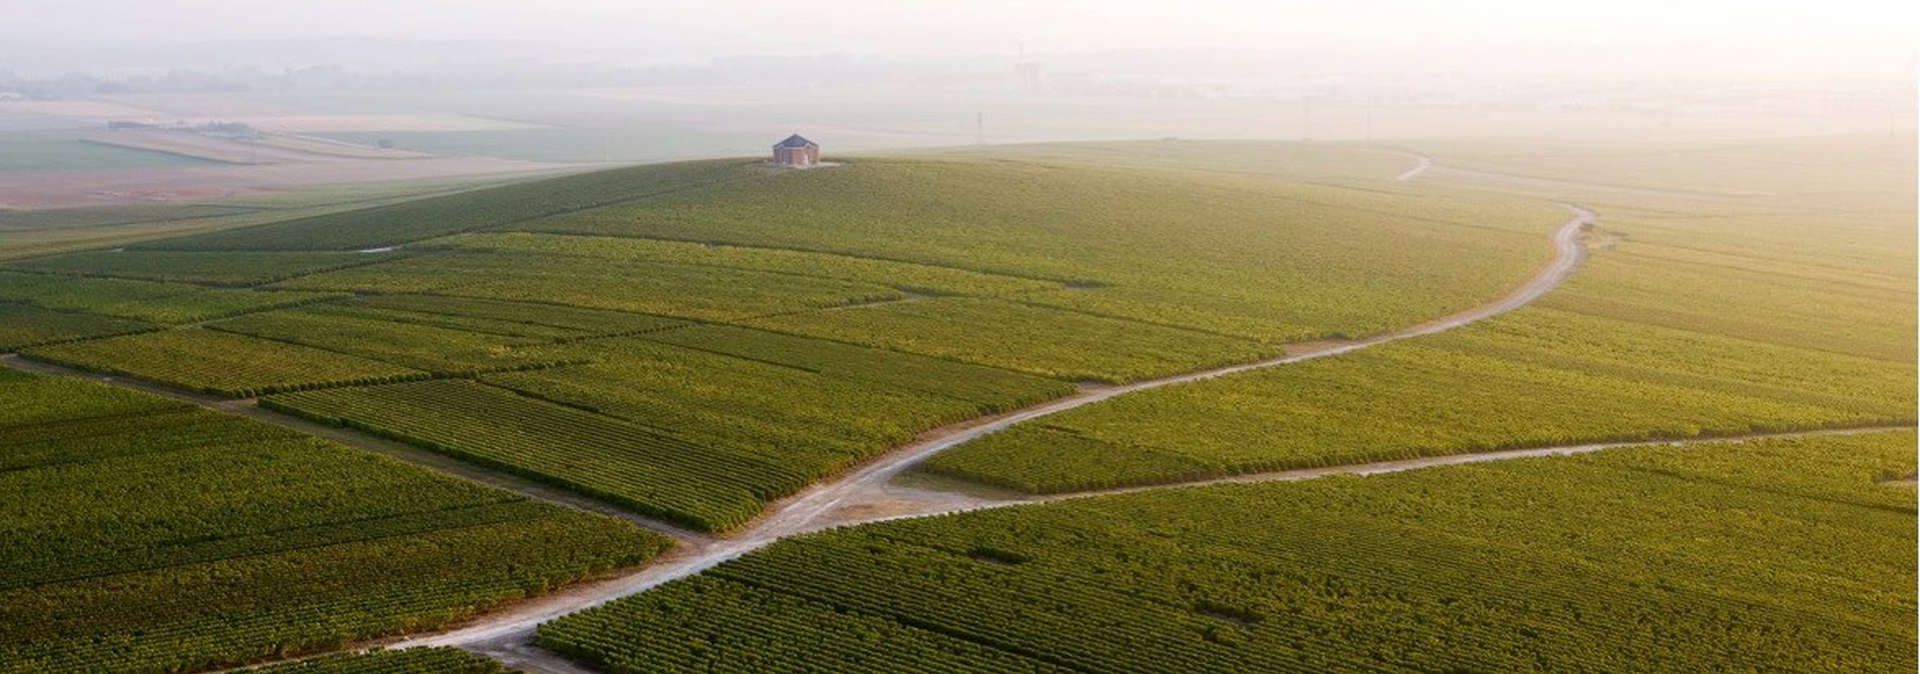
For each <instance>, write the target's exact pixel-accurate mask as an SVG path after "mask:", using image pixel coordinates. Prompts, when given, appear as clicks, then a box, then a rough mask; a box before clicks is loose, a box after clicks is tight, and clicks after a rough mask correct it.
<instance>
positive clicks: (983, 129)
mask: <svg viewBox="0 0 1920 674" xmlns="http://www.w3.org/2000/svg"><path fill="white" fill-rule="evenodd" d="M973 144H974V145H986V144H987V113H984V112H976V113H973Z"/></svg>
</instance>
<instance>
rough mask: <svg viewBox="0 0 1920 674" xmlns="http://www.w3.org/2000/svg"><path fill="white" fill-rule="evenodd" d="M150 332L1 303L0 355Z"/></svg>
mask: <svg viewBox="0 0 1920 674" xmlns="http://www.w3.org/2000/svg"><path fill="white" fill-rule="evenodd" d="M153 329H156V327H155V326H153V325H149V324H146V323H141V322H139V321H130V320H127V319H124V318H114V317H111V316H99V315H95V314H82V313H75V312H68V311H53V310H49V309H41V308H39V307H32V306H27V305H24V304H7V303H0V351H12V350H15V349H19V348H23V347H29V346H39V345H41V344H56V343H59V342H70V341H76V340H82V339H93V338H96V337H106V336H111V335H122V334H128V333H134V332H141V331H145V330H153Z"/></svg>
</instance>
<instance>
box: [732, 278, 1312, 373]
mask: <svg viewBox="0 0 1920 674" xmlns="http://www.w3.org/2000/svg"><path fill="white" fill-rule="evenodd" d="M747 324H748V325H752V326H754V327H759V328H765V329H768V330H774V331H778V332H790V333H794V334H799V335H806V336H809V337H821V338H826V339H831V340H835V341H843V342H852V343H855V344H865V345H868V346H876V347H882V348H888V349H897V350H900V351H906V352H909V353H921V354H926V355H929V356H935V357H940V358H951V359H954V360H959V361H963V362H969V363H979V364H981V365H989V366H993V367H1002V368H1006V369H1009V370H1016V371H1020V372H1027V373H1030V374H1035V375H1039V376H1043V377H1053V378H1057V379H1064V380H1068V381H1081V380H1094V381H1103V382H1114V383H1119V382H1126V381H1132V380H1136V379H1147V378H1152V377H1155V376H1162V375H1169V374H1176V373H1179V372H1185V371H1188V370H1198V369H1204V368H1206V367H1210V366H1217V365H1225V364H1229V363H1238V362H1243V361H1249V360H1257V359H1259V358H1261V357H1263V356H1272V355H1276V354H1277V351H1278V350H1277V349H1276V348H1274V347H1270V346H1265V345H1262V344H1260V343H1259V342H1255V341H1251V340H1246V339H1240V338H1235V337H1226V336H1221V335H1214V334H1208V333H1204V332H1197V331H1194V330H1187V329H1184V328H1177V327H1167V326H1160V325H1153V324H1149V323H1140V322H1136V321H1128V320H1122V319H1113V318H1106V317H1101V316H1093V315H1088V314H1081V313H1075V312H1070V311H1061V310H1057V309H1049V308H1045V307H1037V306H1031V305H1026V304H1020V303H1015V302H1005V301H999V300H991V299H972V298H941V299H931V300H925V301H918V302H900V303H894V304H884V305H876V306H871V307H857V308H851V309H845V310H841V311H834V312H826V313H811V314H789V315H783V316H773V317H768V318H762V319H758V320H754V321H749V322H748V323H747ZM983 325H991V326H993V327H994V329H993V330H992V331H984V330H981V329H980V326H983Z"/></svg>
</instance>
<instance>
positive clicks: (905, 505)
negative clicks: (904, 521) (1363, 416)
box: [392, 206, 1595, 672]
mask: <svg viewBox="0 0 1920 674" xmlns="http://www.w3.org/2000/svg"><path fill="white" fill-rule="evenodd" d="M1569 208H1570V209H1571V210H1572V211H1573V217H1572V218H1570V219H1568V220H1567V222H1566V223H1565V224H1563V225H1561V226H1560V228H1559V229H1558V230H1556V231H1555V233H1554V236H1553V244H1554V255H1553V259H1552V260H1551V261H1550V262H1549V263H1548V264H1547V266H1546V267H1545V268H1543V269H1541V270H1540V271H1539V272H1538V273H1537V274H1535V275H1534V276H1533V278H1532V279H1530V280H1528V281H1527V282H1526V283H1524V284H1522V285H1521V286H1520V287H1518V288H1516V289H1514V290H1513V291H1511V292H1509V293H1508V294H1507V295H1506V296H1504V297H1502V298H1501V299H1499V300H1497V301H1494V302H1491V303H1488V304H1484V305H1481V306H1478V307H1474V308H1472V309H1468V310H1466V311H1462V312H1459V313H1456V314H1453V315H1450V316H1446V317H1442V318H1438V319H1435V320H1432V321H1428V322H1426V323H1422V324H1419V325H1415V326H1413V327H1409V328H1405V329H1402V330H1399V331H1395V332H1392V333H1388V334H1384V335H1379V336H1376V337H1371V338H1368V339H1362V340H1353V341H1336V342H1320V343H1315V344H1313V345H1310V346H1307V347H1305V348H1302V349H1300V350H1298V351H1296V352H1294V353H1290V354H1288V355H1286V356H1282V357H1278V358H1271V359H1267V360H1261V361H1255V362H1250V363H1243V364H1240V365H1232V366H1228V367H1222V368H1216V369H1212V370H1205V371H1200V372H1193V373H1188V374H1182V375H1176V376H1172V377H1164V378H1161V379H1152V380H1147V381H1141V382H1134V383H1131V384H1123V385H1118V386H1102V387H1097V388H1083V389H1082V390H1081V391H1079V392H1078V393H1075V394H1073V395H1069V396H1067V397H1064V398H1059V399H1055V400H1052V401H1049V402H1045V403H1041V404H1039V405H1034V406H1032V407H1027V408H1024V409H1020V410H1015V411H1013V412H1008V413H1006V414H1001V415H996V416H992V417H983V418H980V419H974V420H972V421H968V422H965V423H961V424H955V425H952V426H946V427H942V428H938V429H935V430H933V431H929V432H928V433H926V434H923V435H922V436H921V437H920V438H919V439H917V440H915V441H914V442H913V443H911V444H908V445H905V446H902V447H899V448H897V449H894V450H893V451H891V452H888V453H887V454H885V455H883V456H881V457H880V458H878V459H876V460H874V461H872V462H869V463H867V464H865V465H863V466H861V467H859V468H857V469H855V470H853V471H851V472H849V473H847V474H845V475H843V476H841V477H839V478H838V479H835V480H831V481H828V482H825V483H822V484H819V485H815V486H814V487H812V488H809V489H807V490H805V491H802V492H801V493H799V494H796V495H793V496H790V497H788V498H785V499H782V500H780V501H778V502H776V503H774V504H773V505H772V506H771V507H770V508H769V509H768V514H767V515H766V516H765V517H763V518H762V519H760V520H758V521H756V522H755V523H753V524H752V525H750V526H748V527H747V528H746V529H744V530H742V531H740V532H738V533H736V534H734V535H732V536H728V537H725V538H717V539H709V540H705V541H690V542H688V543H687V544H684V545H682V546H680V547H679V548H678V549H676V550H675V551H674V552H672V553H669V554H668V555H667V556H666V557H663V558H662V559H660V560H658V561H656V562H654V563H653V564H650V565H648V566H647V567H645V568H642V569H640V570H638V571H637V572H635V573H633V574H631V575H627V576H623V577H620V578H615V579H612V580H608V581H604V582H601V583H594V584H589V585H582V586H579V587H576V588H574V589H572V590H570V591H566V592H561V593H558V594H555V595H548V596H546V597H543V598H539V599H535V600H531V601H527V602H523V603H521V604H518V605H516V606H513V607H511V608H508V609H506V610H503V611H499V612H496V613H493V614H489V615H488V617H486V618H484V619H482V620H481V621H479V622H476V623H473V624H470V625H467V626H465V627H462V628H459V629H455V630H452V631H449V632H443V633H440V634H433V635H425V636H420V637H415V638H411V639H406V640H402V641H399V642H396V643H394V644H392V645H393V646H395V647H408V646H459V647H461V648H465V649H467V650H470V651H474V652H477V653H482V654H486V655H490V656H493V657H495V658H498V659H500V660H502V661H504V662H507V663H508V664H510V665H512V666H515V667H519V668H522V669H525V670H527V671H531V672H568V671H575V669H574V668H575V667H577V666H576V665H573V664H572V663H570V662H567V661H565V660H564V659H561V658H559V657H558V656H552V655H550V654H546V653H545V652H544V651H540V650H539V649H537V648H529V647H528V644H529V642H530V640H531V639H532V638H533V632H534V627H535V626H537V625H539V624H540V623H542V622H546V621H548V620H552V619H554V618H557V617H560V616H562V615H566V614H568V613H573V612H576V611H580V610H582V609H586V608H591V607H593V606H597V605H600V604H602V603H605V602H608V601H612V600H614V599H618V598H621V597H625V596H628V595H632V594H636V593H639V592H644V591H646V590H648V589H651V588H653V587H657V586H659V585H661V584H664V583H667V582H670V581H673V580H677V579H680V578H685V577H687V576H691V575H693V574H696V573H699V572H701V571H704V570H706V569H709V568H712V567H714V566H715V565H718V564H720V563H722V562H725V561H727V560H730V559H733V558H735V557H739V556H740V555H743V554H746V553H748V552H751V551H753V550H756V549H758V548H761V547H763V546H766V545H768V544H770V543H773V542H774V541H778V540H781V539H784V538H788V537H791V536H796V535H800V534H804V533H809V532H813V531H819V530H821V529H826V528H831V527H835V526H843V525H851V524H860V523H865V522H874V521H882V520H887V519H898V518H901V517H915V516H923V515H928V514H937V513H944V512H959V511H964V510H973V509H981V508H989V507H1001V506H1009V505H1018V504H1021V503H1030V502H1036V501H1042V500H1048V499H1045V498H1038V499H1031V498H1021V497H1008V496H994V495H980V494H968V493H965V492H954V491H947V490H944V489H928V488H923V487H919V486H912V485H906V484H897V483H895V480H894V479H895V478H896V477H897V476H899V475H900V474H901V473H902V472H903V471H905V470H907V469H908V468H910V467H912V466H913V465H914V464H917V463H919V462H921V461H923V460H925V459H926V458H927V457H930V456H933V455H934V454H938V453H939V452H941V451H944V450H946V449H948V448H951V447H954V446H957V445H960V444H962V443H965V442H968V441H970V440H973V439H975V438H979V437H980V436H983V435H986V434H988V433H992V432H995V431H999V430H1002V429H1005V428H1008V427H1010V426H1013V425H1015V424H1019V423H1024V422H1027V421H1032V420H1034V419H1039V418H1042V417H1046V416H1050V415H1054V414H1059V413H1061V412H1065V411H1067V410H1071V409H1074V408H1077V407H1081V406H1084V405H1090V404H1093V403H1096V402H1100V401H1103V400H1107V399H1110V398H1113V397H1115V396H1120V395H1125V394H1128V393H1133V392H1136V391H1145V390H1149V389H1155V388H1161V387H1165V386H1172V385H1176V384H1185V383H1189V382H1196V381H1202V380H1206V379H1212V378H1215V377H1222V376H1226V375H1229V374H1234V373H1238V372H1246V371H1249V370H1257V369H1261V368H1268V367H1274V366H1278V365H1285V364H1287V363H1296V362H1300V361H1304V360H1311V359H1315V358H1325V357H1328V356H1334V355H1339V354H1342V353H1347V352H1350V351H1355V350H1359V349H1364V348H1367V347H1370V346H1375V345H1379V344H1385V343H1387V342H1393V341H1398V340H1403V339H1410V338H1413V337H1419V336H1422V335H1430V334H1433V333H1437V332H1441V331H1444V330H1450V329H1453V328H1457V327H1460V326H1463V325H1467V324H1470V323H1473V322H1476V321H1480V320H1484V319H1487V318H1491V317H1493V316H1497V315H1500V314H1503V313H1506V312H1508V311H1512V310H1514V309H1517V308H1519V307H1521V306H1524V305H1526V304H1527V303H1529V302H1532V301H1533V300H1535V299H1538V298H1539V297H1540V296H1542V295H1545V294H1546V293H1547V292H1548V291H1550V290H1552V289H1553V288H1555V287H1556V286H1558V285H1560V283H1561V282H1562V281H1565V280H1566V278H1567V277H1568V276H1569V275H1571V274H1572V273H1573V272H1574V270H1575V269H1577V268H1578V267H1579V265H1580V262H1581V260H1582V259H1583V256H1584V253H1583V251H1582V249H1581V247H1580V234H1581V232H1582V230H1584V229H1585V228H1586V227H1589V226H1591V225H1592V224H1593V223H1594V221H1595V216H1594V214H1593V212H1592V211H1588V210H1587V209H1584V208H1581V207H1578V206H1569ZM1532 451H1536V452H1551V451H1552V450H1551V449H1545V450H1532ZM1501 458H1511V457H1501ZM1462 460H1463V459H1462V458H1461V457H1459V456H1453V457H1436V458H1433V459H1423V460H1421V462H1423V463H1420V464H1419V465H1411V466H1409V467H1407V468H1401V470H1406V469H1410V468H1414V467H1421V466H1423V465H1427V463H1424V462H1430V463H1431V465H1445V464H1446V463H1448V462H1460V461H1462ZM1487 460H1491V459H1487ZM1379 469H1380V466H1379V465H1375V464H1366V465H1361V466H1348V467H1346V468H1345V472H1362V471H1367V470H1379ZM1338 470H1339V469H1329V471H1330V472H1328V473H1326V474H1334V471H1338ZM1305 477H1306V474H1305V473H1304V472H1303V473H1301V475H1300V476H1299V477H1293V478H1291V479H1304V478H1305ZM1233 479H1245V478H1233ZM1275 479H1278V478H1275ZM1056 498H1058V497H1056Z"/></svg>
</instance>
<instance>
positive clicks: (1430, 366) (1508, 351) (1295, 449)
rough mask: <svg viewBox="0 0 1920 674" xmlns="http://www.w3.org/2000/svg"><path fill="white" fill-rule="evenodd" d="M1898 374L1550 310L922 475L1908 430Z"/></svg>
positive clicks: (1121, 478)
mask: <svg viewBox="0 0 1920 674" xmlns="http://www.w3.org/2000/svg"><path fill="white" fill-rule="evenodd" d="M1914 405H1915V398H1914V376H1913V370H1912V368H1911V366H1902V365H1899V364H1895V363H1888V362H1885V361H1880V360H1875V359H1871V358H1866V357H1861V356H1850V355H1843V354H1834V353H1826V352H1820V351H1811V350H1805V349H1797V348H1792V347H1786V346H1779V345H1771V344H1764V343H1757V342H1751V341H1747V340H1742V339H1738V338H1732V337H1725V336H1718V335H1713V334H1708V333H1697V332H1689V331H1683V330H1676V329H1671V328H1661V327H1657V326H1652V325H1645V324H1636V323H1628V322H1623V321H1615V320H1611V319H1604V318H1594V317H1590V316H1586V315H1582V314H1578V313H1573V312H1568V311H1562V310H1556V309H1527V310H1523V311H1520V312H1518V313H1515V314H1512V315H1509V316H1504V317H1500V318H1496V319H1492V320H1490V321H1488V322H1486V323H1483V324H1479V325H1474V326H1471V327H1467V328H1462V329H1459V330H1455V331H1451V332H1447V333H1442V334H1439V335H1435V336H1431V337H1423V338H1420V339H1416V340H1410V341H1407V342H1403V343H1398V344H1388V345H1383V346H1378V347H1374V348H1370V349H1365V350H1362V351H1358V352H1354V353H1350V354H1346V355H1342V356H1336V357H1332V358H1326V359H1320V360H1313V361H1307V362H1303V363H1295V364H1292V365H1287V366H1284V367H1279V368H1273V369H1270V370H1265V371H1258V372H1250V373H1244V374H1239V375H1233V376H1228V377H1223V378H1220V379H1215V380H1211V381H1205V382H1200V383H1194V384H1186V385H1181V386H1174V387H1168V388H1164V389H1158V390H1153V391H1146V392H1141V393H1136V394H1131V395H1125V396H1120V397H1118V398H1115V399H1113V400H1109V401H1106V402H1103V403H1099V404H1095V405H1089V406H1086V407H1082V408H1079V409H1076V410H1072V411H1069V412H1065V413H1062V414H1058V415H1054V416H1050V417H1047V418H1046V419H1045V420H1042V421H1040V422H1038V423H1035V424H1025V425H1021V426H1017V427H1014V428H1012V429H1009V430H1007V431H1004V432H1001V433H996V434H993V435H989V436H987V437H985V438H982V439H981V440H978V441H975V442H973V443H969V444H967V445H963V446H961V447H957V448H955V449H952V450H949V451H947V452H945V453H942V454H939V455H937V456H935V457H934V458H933V459H931V460H929V461H928V462H927V463H926V464H924V467H925V469H926V470H929V471H931V472H935V473H939V474H945V475H951V476H956V477H963V478H967V479H972V480H976V481H981V482H987V483H991V484H995V485H999V486H1003V487H1008V488H1013V489H1019V490H1022V491H1029V492H1064V491H1078V490H1084V489H1097V488H1105V487H1117V486H1126V485H1135V484H1150V483H1156V482H1171V481H1180V480H1188V479H1194V478H1198V477H1208V476H1217V475H1230V474H1238V473H1250V472H1259V471H1270V470H1280V469H1287V468H1304V467H1311V466H1325V465H1338V464H1348V463H1364V462H1369V461H1384V460H1393V459H1406V458H1413V457H1418V456H1433V455H1438V454H1454V453H1462V452H1476V451H1486V450H1491V449H1505V448H1514V447H1538V446H1551V445H1562V444H1577V443H1582V442H1596V441H1605V440H1642V439H1654V438H1692V437H1699V436H1708V437H1712V436H1725V435H1735V434H1741V433H1748V432H1753V431H1765V430H1787V429H1803V428H1826V427H1843V426H1865V425H1881V424H1895V423H1912V422H1913V421H1914V412H1913V409H1914Z"/></svg>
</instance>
